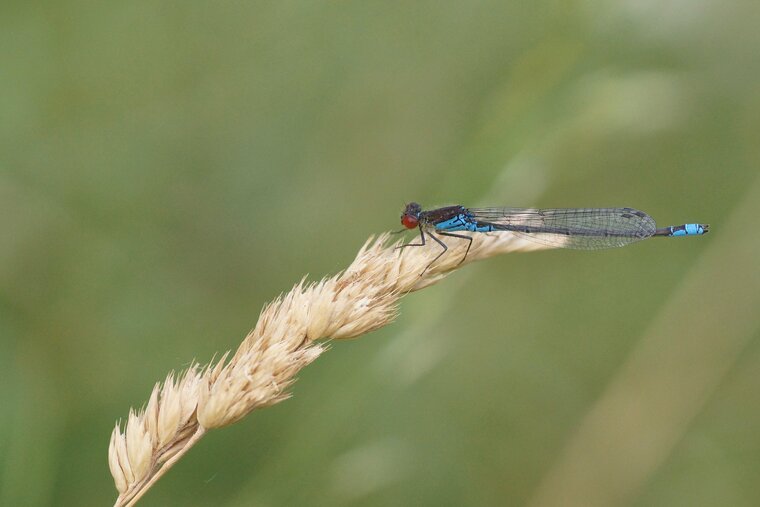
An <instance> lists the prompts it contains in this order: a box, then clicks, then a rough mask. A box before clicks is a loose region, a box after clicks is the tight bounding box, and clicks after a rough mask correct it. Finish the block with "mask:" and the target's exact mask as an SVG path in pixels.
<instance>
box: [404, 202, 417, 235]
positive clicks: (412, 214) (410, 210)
mask: <svg viewBox="0 0 760 507" xmlns="http://www.w3.org/2000/svg"><path fill="white" fill-rule="evenodd" d="M421 211H422V207H421V206H420V205H419V204H417V203H416V202H410V203H409V204H407V205H406V208H404V213H403V214H402V215H401V224H402V225H403V226H404V227H406V228H407V229H414V228H415V227H417V225H418V224H419V223H420V212H421Z"/></svg>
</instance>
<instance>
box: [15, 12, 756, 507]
mask: <svg viewBox="0 0 760 507" xmlns="http://www.w3.org/2000/svg"><path fill="white" fill-rule="evenodd" d="M758 26H760V4H758V3H757V2H756V1H750V0H744V1H742V0H721V1H717V0H712V1H710V0H696V1H691V2H682V1H675V0H674V1H661V2H654V1H650V0H618V1H607V2H605V1H594V0H587V1H571V2H564V1H557V0H534V1H530V2H528V1H524V2H497V1H471V2H453V1H446V2H440V1H428V2H399V1H385V2H375V1H372V2H348V1H332V2H312V1H287V2H214V3H211V2H200V1H194V0H191V1H187V2H181V3H180V2H161V1H158V2H156V1H137V2H127V3H124V2H94V1H86V0H83V1H58V2H42V3H27V2H19V1H13V0H6V1H4V2H3V3H2V5H0V118H1V121H0V224H1V227H2V228H1V229H0V231H1V233H0V371H2V372H3V373H2V381H1V382H0V405H1V407H2V408H0V505H14V506H15V505H24V506H42V505H87V506H89V505H109V504H110V503H112V502H113V500H114V499H115V497H116V491H115V489H114V487H113V484H112V481H111V477H110V474H109V471H108V466H107V461H106V456H107V446H108V438H109V434H110V431H111V429H112V427H113V424H114V423H115V421H116V420H119V419H123V418H124V417H125V416H126V415H127V413H128V410H129V407H130V406H140V405H142V404H143V403H145V402H146V401H147V398H148V395H149V392H150V389H151V388H152V386H153V384H154V383H155V382H157V381H159V380H162V379H163V378H164V377H165V376H166V374H167V373H168V372H169V371H170V370H173V369H181V368H183V367H185V366H187V365H188V363H189V362H190V361H192V360H193V359H197V360H198V361H200V362H207V361H208V360H209V359H211V358H212V357H213V356H214V354H218V353H219V352H221V351H225V350H228V349H234V348H235V347H236V346H237V344H238V343H239V341H240V340H241V339H242V337H243V336H244V335H245V333H246V332H247V331H248V329H249V328H251V327H252V326H253V325H254V324H255V321H256V317H257V315H258V312H259V310H260V308H261V307H262V305H263V304H264V303H265V302H266V301H269V300H271V299H272V298H273V297H275V296H276V295H277V294H278V293H280V292H281V291H284V290H288V289H289V288H290V287H291V285H292V284H293V283H294V282H296V281H297V280H299V279H300V278H301V277H302V276H303V275H305V274H307V273H309V274H310V278H311V279H312V280H315V279H318V278H320V277H322V276H324V275H328V274H333V273H335V272H337V271H339V270H340V269H342V268H344V267H345V266H346V265H347V264H348V263H349V262H350V261H351V259H352V258H353V256H354V255H355V253H356V251H357V249H358V248H359V247H360V246H361V244H362V243H363V242H364V241H365V239H366V238H367V237H368V236H369V235H370V234H375V233H378V232H381V231H385V230H391V229H397V228H399V224H398V217H399V214H400V211H401V207H402V206H403V204H404V203H405V202H407V201H409V200H418V201H420V202H422V203H423V204H425V205H427V206H434V205H443V204H456V203H461V204H465V205H468V204H469V205H491V206H498V205H503V206H534V205H535V206H546V207H565V206H567V207H584V206H634V207H638V208H640V209H643V210H645V211H647V212H648V213H650V214H651V215H653V216H654V217H655V218H656V219H657V220H658V222H659V224H660V225H668V224H679V223H683V222H686V221H702V222H709V223H710V224H711V226H712V232H711V234H710V235H708V236H706V237H704V238H695V239H691V238H689V239H679V240H667V241H666V240H656V241H655V240H651V241H647V242H644V243H641V244H637V245H633V246H631V247H628V248H625V249H620V250H613V251H603V252H576V251H550V252H536V253H531V254H513V255H509V256H504V257H500V258H495V259H491V260H488V261H486V262H483V263H479V264H476V265H472V266H469V267H466V268H465V269H463V270H461V271H459V272H457V273H455V274H454V275H452V276H451V277H450V278H448V279H446V280H444V281H443V282H442V283H440V284H438V285H436V286H434V287H432V288H430V289H426V290H424V291H422V292H419V293H415V294H413V295H411V296H409V297H408V298H406V299H405V300H404V301H403V302H402V305H401V311H402V315H401V317H400V318H399V319H398V321H397V322H395V323H394V324H392V325H391V326H388V327H386V328H384V329H382V330H380V331H378V332H375V333H373V334H371V335H367V336H363V337H361V338H360V339H358V340H355V341H351V342H337V343H334V344H333V345H332V347H331V350H330V351H329V352H328V353H327V354H325V355H324V356H322V357H321V358H320V359H319V360H318V361H317V362H315V363H314V364H313V365H311V366H309V367H308V368H307V369H306V370H304V371H303V372H302V373H301V375H300V379H299V381H298V382H297V383H296V385H295V388H294V392H295V397H294V398H293V399H292V400H289V401H287V402H285V403H283V404H281V405H277V406H275V407H273V408H271V409H267V410H262V411H259V412H255V413H254V414H252V415H251V416H250V417H248V418H247V419H245V420H243V421H242V422H240V423H238V424H236V425H234V426H232V427H229V428H226V429H223V430H220V431H214V432H212V433H211V434H209V435H208V436H207V437H206V438H204V439H203V440H202V441H201V443H200V444H199V445H198V446H196V448H194V449H193V450H192V452H191V453H190V454H189V455H187V456H186V457H185V458H184V459H183V460H182V461H181V462H180V463H179V464H178V466H176V467H175V468H174V469H173V470H172V471H171V472H170V473H169V474H168V475H167V476H166V477H165V478H164V479H162V480H161V481H160V482H159V483H158V484H157V486H156V487H155V488H154V489H153V490H152V491H151V492H150V493H149V494H148V495H147V497H146V498H145V499H144V501H143V502H142V503H141V505H145V506H150V505H154V506H158V505H183V506H205V505H224V506H280V505H308V506H336V505H357V506H386V505H431V506H432V505H436V506H438V505H460V506H464V505H467V506H480V505H635V506H650V505H654V506H678V505H684V506H687V505H688V506H701V505H705V506H706V505H732V506H745V505H746V506H754V505H758V504H760V483H758V481H757V477H758V475H759V474H760V431H758V427H759V425H760V407H759V406H758V399H760V396H759V395H760V375H758V372H760V346H759V345H760V341H759V340H758V337H759V336H760V333H759V332H758V330H759V329H760V321H759V320H758V319H760V317H758V315H757V314H758V313H760V274H759V273H758V272H759V271H760V266H759V264H760V263H758V260H757V255H756V253H755V252H756V251H757V249H758V248H760V241H759V240H758V239H757V237H758V236H759V235H758V233H757V232H756V228H755V225H754V218H755V217H757V216H758V215H759V214H760V186H759V184H758V181H757V180H758V169H757V168H758V167H759V166H760V86H759V85H758V83H760V58H758V52H759V51H760V31H758V29H757V27H758Z"/></svg>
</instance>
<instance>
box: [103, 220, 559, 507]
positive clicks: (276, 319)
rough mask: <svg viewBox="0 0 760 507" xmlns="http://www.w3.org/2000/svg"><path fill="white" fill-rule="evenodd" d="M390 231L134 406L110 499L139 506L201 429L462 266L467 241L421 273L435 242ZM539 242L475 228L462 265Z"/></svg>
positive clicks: (267, 393) (112, 461) (112, 460)
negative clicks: (404, 239)
mask: <svg viewBox="0 0 760 507" xmlns="http://www.w3.org/2000/svg"><path fill="white" fill-rule="evenodd" d="M388 237H389V236H388V235H387V234H384V235H381V236H380V237H379V238H377V239H376V240H373V239H372V238H370V240H368V241H367V243H366V244H365V245H364V246H363V247H362V249H361V250H360V251H359V253H358V254H357V256H356V259H355V260H354V261H353V262H352V263H351V265H350V266H349V267H348V269H346V271H344V272H343V273H339V274H337V275H335V276H333V277H330V278H325V279H323V280H321V281H319V282H316V283H309V284H307V283H306V282H305V281H303V280H302V281H301V282H300V283H298V284H297V285H296V286H295V287H293V289H292V290H291V291H290V292H288V293H287V294H285V295H284V296H281V297H278V298H277V299H275V300H274V301H273V302H272V303H270V304H268V305H267V306H266V307H265V308H264V309H263V310H262V312H261V315H260V316H259V320H258V323H257V324H256V327H255V328H254V329H253V330H252V331H251V332H250V333H249V334H248V336H246V337H245V339H244V340H243V342H242V343H241V344H240V346H239V347H238V350H237V351H236V352H235V354H234V355H232V356H231V358H230V359H229V361H228V360H227V358H228V355H227V354H225V355H224V356H222V357H221V358H220V359H219V360H218V361H216V362H212V363H209V364H208V365H207V366H205V367H199V366H198V365H193V366H191V367H190V368H189V369H188V370H187V371H186V372H184V373H183V374H182V376H181V377H180V379H179V380H177V379H176V378H175V374H174V373H170V374H169V375H168V376H167V377H166V380H165V381H164V382H163V384H160V385H158V384H157V385H156V386H155V387H154V388H153V392H152V393H151V396H150V399H149V401H148V404H147V406H146V407H145V409H143V410H140V411H138V412H135V411H134V410H131V411H130V412H129V417H128V418H127V422H126V425H125V427H124V429H123V430H122V428H121V427H120V425H119V424H117V425H116V427H115V428H114V430H113V433H112V435H111V443H110V447H109V466H110V468H111V474H112V475H113V477H114V482H115V484H116V489H118V491H119V493H120V494H119V497H118V499H117V501H116V504H115V505H117V506H127V505H133V504H134V503H136V502H137V500H139V499H140V497H142V495H143V494H144V493H145V492H146V491H147V490H148V489H149V488H150V487H151V486H152V485H153V483H155V482H156V481H157V480H158V479H159V478H160V477H161V476H162V475H163V474H164V473H165V472H166V471H167V470H168V469H169V468H171V466H172V465H173V464H174V463H175V462H176V461H177V460H178V459H180V458H181V457H182V456H183V455H184V454H185V453H186V452H187V451H188V450H189V449H190V448H191V447H192V446H193V445H194V444H195V443H196V442H197V441H198V440H199V439H200V438H201V437H202V436H203V435H204V434H205V432H206V431H207V430H209V429H212V428H219V427H222V426H226V425H229V424H232V423H234V422H236V421H238V420H240V419H241V418H243V417H245V416H246V415H247V414H248V413H250V412H251V411H252V410H255V409H257V408H262V407H267V406H269V405H273V404H275V403H278V402H280V401H282V400H284V399H286V398H288V396H289V392H288V388H289V387H290V386H291V384H292V383H293V382H294V381H295V375H296V374H297V373H298V371H299V370H301V368H303V367H304V366H306V365H308V364H309V363H311V362H312V361H314V360H315V359H316V358H317V357H319V355H320V354H321V353H322V352H324V350H325V347H324V345H321V344H319V343H316V340H323V339H347V338H355V337H357V336H360V335H362V334H365V333H368V332H370V331H373V330H375V329H378V328H380V327H382V326H384V325H386V324H388V323H389V322H391V321H392V320H393V319H394V318H395V317H396V314H397V304H398V301H399V299H400V298H401V297H402V296H404V295H405V294H407V293H409V292H411V291H415V290H419V289H421V288H424V287H427V286H428V285H431V284H433V283H435V282H437V281H439V280H440V279H441V278H443V277H444V276H446V275H447V274H448V273H449V272H451V271H452V270H454V269H456V268H457V267H459V266H461V265H462V264H460V261H461V260H462V256H463V255H464V251H465V250H464V249H465V248H466V246H467V242H466V241H464V240H454V241H449V242H448V243H449V251H448V252H447V253H446V254H445V255H443V256H442V257H441V258H440V259H438V261H437V262H436V263H435V264H434V265H433V266H430V267H429V268H428V269H427V270H425V268H426V267H427V266H428V264H429V263H430V261H431V260H432V259H433V258H435V256H436V255H438V253H440V246H439V245H437V244H435V243H432V242H430V243H431V244H428V245H427V246H426V247H424V248H421V247H411V248H405V249H401V250H398V249H395V248H394V247H395V246H396V245H395V244H394V245H390V246H389V245H387V242H388ZM541 248H546V247H545V246H541V245H538V244H534V243H529V242H526V241H524V240H521V239H519V238H517V237H516V236H514V235H512V234H510V233H497V234H476V235H474V236H473V241H472V248H471V249H470V253H469V255H468V256H467V259H466V260H465V262H464V263H463V264H466V263H469V262H472V261H475V260H478V259H484V258H487V257H492V256H494V255H498V254H500V253H506V252H511V251H519V250H523V251H525V250H537V249H541ZM423 272H424V273H423Z"/></svg>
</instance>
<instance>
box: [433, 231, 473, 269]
mask: <svg viewBox="0 0 760 507" xmlns="http://www.w3.org/2000/svg"><path fill="white" fill-rule="evenodd" d="M438 234H440V235H441V236H451V237H452V238H459V239H466V240H467V241H469V243H468V244H467V250H465V251H464V257H462V260H461V261H459V264H462V263H463V262H464V260H465V259H466V258H467V254H468V253H470V247H471V246H472V237H470V236H463V235H461V234H452V233H450V232H439V233H438ZM459 264H457V266H458V265H459Z"/></svg>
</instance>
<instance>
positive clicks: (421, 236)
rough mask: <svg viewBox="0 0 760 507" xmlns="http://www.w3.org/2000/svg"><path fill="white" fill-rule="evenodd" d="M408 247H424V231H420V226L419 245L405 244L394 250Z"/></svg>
mask: <svg viewBox="0 0 760 507" xmlns="http://www.w3.org/2000/svg"><path fill="white" fill-rule="evenodd" d="M399 232H401V231H399ZM408 246H425V231H423V230H422V226H421V225H420V243H407V244H406V245H399V246H397V247H396V249H397V250H398V249H399V248H406V247H408Z"/></svg>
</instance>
